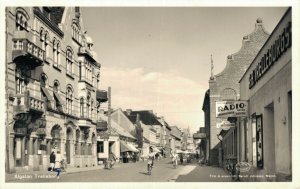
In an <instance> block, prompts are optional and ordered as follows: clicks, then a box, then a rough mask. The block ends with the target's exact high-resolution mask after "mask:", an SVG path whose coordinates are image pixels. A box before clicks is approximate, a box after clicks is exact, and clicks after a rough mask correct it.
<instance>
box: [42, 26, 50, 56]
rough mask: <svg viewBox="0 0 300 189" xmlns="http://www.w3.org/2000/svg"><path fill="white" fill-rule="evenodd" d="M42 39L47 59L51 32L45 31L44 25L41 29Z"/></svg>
mask: <svg viewBox="0 0 300 189" xmlns="http://www.w3.org/2000/svg"><path fill="white" fill-rule="evenodd" d="M40 40H41V42H42V49H43V50H44V51H45V56H46V60H47V58H48V57H49V49H48V48H49V45H48V43H49V33H48V31H45V30H44V28H43V27H42V28H41V30H40Z"/></svg>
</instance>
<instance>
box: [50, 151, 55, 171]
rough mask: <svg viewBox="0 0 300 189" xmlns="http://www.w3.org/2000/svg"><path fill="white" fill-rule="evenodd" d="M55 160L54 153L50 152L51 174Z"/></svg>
mask: <svg viewBox="0 0 300 189" xmlns="http://www.w3.org/2000/svg"><path fill="white" fill-rule="evenodd" d="M55 159H56V156H55V152H54V151H52V152H51V154H50V171H51V172H52V171H53V169H54V165H55Z"/></svg>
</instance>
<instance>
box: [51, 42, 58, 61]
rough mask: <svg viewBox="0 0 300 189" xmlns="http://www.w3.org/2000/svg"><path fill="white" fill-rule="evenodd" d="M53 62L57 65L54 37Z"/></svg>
mask: <svg viewBox="0 0 300 189" xmlns="http://www.w3.org/2000/svg"><path fill="white" fill-rule="evenodd" d="M52 45H53V63H54V65H56V66H57V42H56V39H55V38H54V39H53V44H52Z"/></svg>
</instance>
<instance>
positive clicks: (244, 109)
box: [216, 101, 248, 117]
mask: <svg viewBox="0 0 300 189" xmlns="http://www.w3.org/2000/svg"><path fill="white" fill-rule="evenodd" d="M247 115H248V102H247V101H219V102H216V117H245V116H247Z"/></svg>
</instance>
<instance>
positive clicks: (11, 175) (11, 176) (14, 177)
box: [5, 164, 120, 182]
mask: <svg viewBox="0 0 300 189" xmlns="http://www.w3.org/2000/svg"><path fill="white" fill-rule="evenodd" d="M119 166H120V164H115V167H119ZM101 169H104V165H98V166H96V167H81V168H77V167H70V168H67V170H66V172H61V174H72V173H79V172H84V171H93V170H101ZM46 174H49V175H56V172H50V171H47V170H42V171H26V172H21V173H5V181H6V182H9V181H14V180H18V179H20V177H22V176H23V177H28V176H30V175H46Z"/></svg>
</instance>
